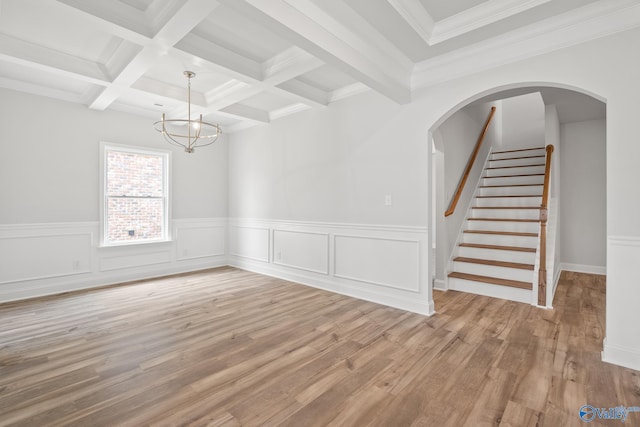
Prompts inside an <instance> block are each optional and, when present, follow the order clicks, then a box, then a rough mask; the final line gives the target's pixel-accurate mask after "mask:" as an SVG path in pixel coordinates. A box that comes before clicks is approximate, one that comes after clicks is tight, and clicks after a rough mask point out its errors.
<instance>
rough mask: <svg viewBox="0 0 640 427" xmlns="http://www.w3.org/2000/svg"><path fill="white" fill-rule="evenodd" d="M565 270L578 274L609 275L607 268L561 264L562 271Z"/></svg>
mask: <svg viewBox="0 0 640 427" xmlns="http://www.w3.org/2000/svg"><path fill="white" fill-rule="evenodd" d="M563 270H564V271H573V272H576V273H586V274H599V275H602V276H604V275H606V274H607V267H602V266H598V265H584V264H571V263H567V262H563V263H561V264H560V271H563Z"/></svg>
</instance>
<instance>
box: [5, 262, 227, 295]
mask: <svg viewBox="0 0 640 427" xmlns="http://www.w3.org/2000/svg"><path fill="white" fill-rule="evenodd" d="M226 265H227V260H226V257H225V256H221V257H217V259H214V260H211V259H208V260H199V261H191V262H181V263H180V264H174V265H166V266H165V265H155V266H148V267H144V268H136V269H129V270H119V271H111V272H101V273H95V274H91V273H87V274H78V275H74V276H65V277H58V278H48V279H45V280H37V281H26V282H17V283H11V284H4V285H2V286H0V302H3V303H4V302H11V301H20V300H26V299H31V298H38V297H44V296H50V295H56V294H61V293H66V292H74V291H83V290H89V289H93V288H100V287H103V286H109V285H115V284H118V283H125V282H131V281H137V280H146V279H153V278H157V277H164V276H171V275H173V274H182V273H190V272H195V271H200V270H208V269H211V268H217V267H224V266H226Z"/></svg>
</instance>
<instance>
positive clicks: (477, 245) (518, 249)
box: [458, 243, 536, 253]
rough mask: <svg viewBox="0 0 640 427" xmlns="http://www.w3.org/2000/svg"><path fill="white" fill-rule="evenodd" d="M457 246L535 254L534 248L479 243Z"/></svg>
mask: <svg viewBox="0 0 640 427" xmlns="http://www.w3.org/2000/svg"><path fill="white" fill-rule="evenodd" d="M458 246H462V247H465V248H478V249H495V250H500V251H514V252H532V253H535V252H536V248H525V247H522V246H502V245H482V244H480V243H460V244H459V245H458Z"/></svg>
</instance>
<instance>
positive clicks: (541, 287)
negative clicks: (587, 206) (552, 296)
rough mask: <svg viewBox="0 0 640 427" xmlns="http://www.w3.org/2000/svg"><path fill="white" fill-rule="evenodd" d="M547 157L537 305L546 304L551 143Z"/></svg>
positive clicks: (541, 210)
mask: <svg viewBox="0 0 640 427" xmlns="http://www.w3.org/2000/svg"><path fill="white" fill-rule="evenodd" d="M546 150H547V159H546V162H545V165H544V186H543V190H542V203H541V204H540V268H539V269H538V305H542V306H545V305H547V219H548V217H549V213H548V209H547V205H548V201H549V176H550V175H551V153H553V145H547V148H546Z"/></svg>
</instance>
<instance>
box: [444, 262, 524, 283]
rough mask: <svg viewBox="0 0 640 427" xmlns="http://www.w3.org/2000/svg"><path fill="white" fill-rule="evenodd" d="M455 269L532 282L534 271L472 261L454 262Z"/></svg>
mask: <svg viewBox="0 0 640 427" xmlns="http://www.w3.org/2000/svg"><path fill="white" fill-rule="evenodd" d="M453 271H457V272H459V273H468V274H476V275H479V276H488V277H497V278H499V279H509V280H518V281H521V282H527V283H532V281H533V271H531V270H522V269H518V268H507V267H498V266H495V265H484V264H474V263H470V262H454V263H453Z"/></svg>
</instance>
